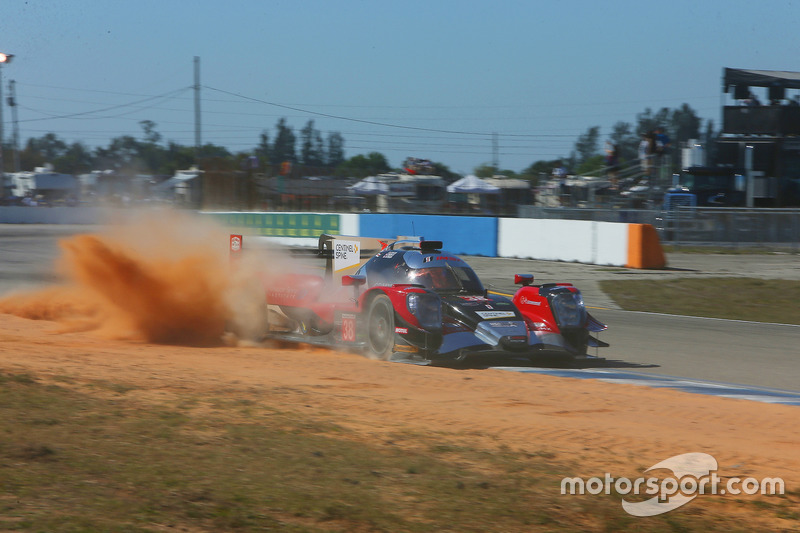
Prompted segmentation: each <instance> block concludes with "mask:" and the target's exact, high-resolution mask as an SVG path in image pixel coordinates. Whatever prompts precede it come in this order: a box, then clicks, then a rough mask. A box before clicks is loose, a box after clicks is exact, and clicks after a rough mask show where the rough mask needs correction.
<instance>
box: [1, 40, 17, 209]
mask: <svg viewBox="0 0 800 533" xmlns="http://www.w3.org/2000/svg"><path fill="white" fill-rule="evenodd" d="M13 57H14V54H3V53H0V197H2V196H4V195H5V187H6V177H5V165H4V162H3V139H4V138H5V137H4V135H3V63H8V62H10V61H11V59H12V58H13Z"/></svg>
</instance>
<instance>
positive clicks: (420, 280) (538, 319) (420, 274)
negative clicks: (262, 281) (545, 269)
mask: <svg viewBox="0 0 800 533" xmlns="http://www.w3.org/2000/svg"><path fill="white" fill-rule="evenodd" d="M351 239H358V238H352V237H340V236H332V235H322V236H321V237H320V240H319V255H320V256H322V257H324V258H325V259H326V268H325V273H324V275H322V276H320V275H317V274H313V273H310V274H304V273H292V274H289V275H287V276H285V277H283V278H282V279H281V280H280V281H279V282H274V281H273V282H272V284H271V285H269V286H267V287H265V293H266V303H267V306H268V308H269V309H271V310H272V313H270V315H269V316H271V317H272V318H271V319H270V320H268V324H267V328H268V331H267V334H268V335H270V336H275V337H278V338H282V339H288V340H295V341H300V342H312V343H322V344H328V345H334V346H339V347H344V348H346V349H355V350H361V351H363V352H365V353H366V354H367V355H368V356H370V357H372V358H375V359H383V360H389V359H403V360H410V361H416V362H422V363H436V362H447V361H465V360H467V359H470V358H473V357H477V356H480V357H482V358H485V357H489V358H492V357H497V358H498V359H499V358H506V357H508V356H514V357H527V358H535V357H538V356H540V355H542V354H553V355H560V356H562V357H565V358H568V359H572V358H578V357H585V356H586V354H587V350H588V348H589V347H605V346H608V344H606V343H604V342H602V341H600V340H599V339H597V338H596V337H594V336H593V335H592V334H593V333H599V332H600V331H603V330H605V329H606V328H607V326H605V325H604V324H602V323H600V322H599V321H597V320H596V319H594V318H593V317H592V316H591V315H590V314H589V313H588V312H587V310H586V307H585V305H584V303H583V299H582V297H581V294H580V291H578V289H577V288H575V287H574V286H572V285H571V284H569V283H558V284H545V285H538V286H536V285H533V276H532V275H530V274H518V275H516V276H515V280H514V281H515V283H516V284H519V285H521V287H520V289H518V290H517V291H516V293H515V294H514V295H513V298H510V299H509V298H508V297H506V296H504V295H501V294H497V293H494V292H489V291H488V290H487V289H486V288H484V286H483V285H482V283H481V281H480V279H479V278H478V276H477V274H476V273H475V271H474V270H472V268H470V266H469V265H468V264H467V262H466V261H464V260H463V259H461V258H460V257H458V256H456V255H454V254H451V253H448V252H447V251H444V250H443V249H442V247H443V246H442V242H441V241H426V240H424V239H419V238H417V239H400V240H395V241H389V240H383V241H381V240H378V242H379V243H380V245H381V249H380V251H377V253H375V254H374V255H372V257H370V258H369V259H368V260H366V261H365V262H361V261H352V260H349V263H348V264H350V265H352V267H353V268H355V269H356V270H355V272H354V273H352V274H343V275H340V276H337V275H336V273H337V272H341V271H342V270H347V268H344V269H337V268H336V261H337V260H339V259H342V258H344V259H346V257H347V254H352V253H355V252H356V251H359V241H358V240H351ZM353 263H355V264H353Z"/></svg>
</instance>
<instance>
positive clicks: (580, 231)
mask: <svg viewBox="0 0 800 533" xmlns="http://www.w3.org/2000/svg"><path fill="white" fill-rule="evenodd" d="M497 255H498V256H500V257H519V258H528V259H545V260H549V261H571V262H578V263H589V264H595V265H617V266H624V265H625V264H627V262H628V224H621V223H616V222H591V221H585V220H553V219H531V218H501V219H499V224H498V245H497Z"/></svg>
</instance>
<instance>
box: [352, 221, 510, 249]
mask: <svg viewBox="0 0 800 533" xmlns="http://www.w3.org/2000/svg"><path fill="white" fill-rule="evenodd" d="M359 216H360V219H361V221H360V229H361V236H362V237H397V236H399V235H421V236H423V237H425V239H427V240H429V241H442V242H444V247H445V249H446V250H447V251H448V252H452V253H454V254H464V255H483V256H486V257H496V256H497V235H498V232H497V219H496V218H491V217H459V216H442V215H392V214H364V215H359Z"/></svg>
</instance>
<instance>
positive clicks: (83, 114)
mask: <svg viewBox="0 0 800 533" xmlns="http://www.w3.org/2000/svg"><path fill="white" fill-rule="evenodd" d="M188 90H190V88H189V87H183V88H181V89H177V90H174V91H170V92H168V93H164V94H160V95H156V96H150V97H147V98H144V99H141V100H136V101H133V102H128V103H125V104H117V105H113V106H108V107H104V108H100V109H94V110H91V111H81V112H79V113H70V114H68V115H51V116H48V117H41V118H29V119H25V120H20V122H39V121H42V120H55V119H66V118H79V117H86V116H88V115H92V114H96V113H104V112H106V111H112V110H114V109H121V108H126V107H132V106H136V105H139V104H143V103H145V102H150V101H153V100H160V99H168V98H169V97H170V96H171V95H176V94H180V93H183V92H186V91H188ZM20 107H22V106H20ZM150 107H153V106H149V107H145V109H149V108H150ZM25 109H28V110H29V111H35V112H37V113H44V112H43V111H38V110H34V109H30V108H25ZM139 110H140V109H136V110H134V111H132V112H135V111H139ZM120 116H121V115H120ZM88 118H97V119H102V118H116V117H115V116H111V117H88Z"/></svg>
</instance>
